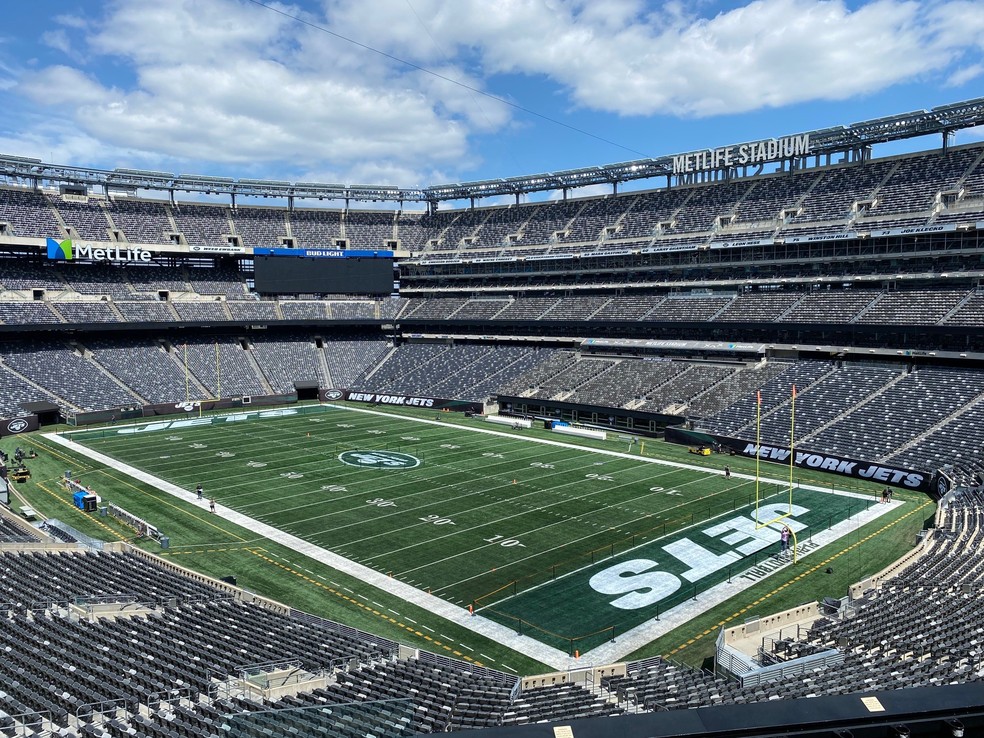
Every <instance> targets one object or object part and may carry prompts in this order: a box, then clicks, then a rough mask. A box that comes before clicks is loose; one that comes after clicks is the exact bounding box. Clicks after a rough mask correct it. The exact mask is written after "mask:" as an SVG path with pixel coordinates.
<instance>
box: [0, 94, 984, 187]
mask: <svg viewBox="0 0 984 738" xmlns="http://www.w3.org/2000/svg"><path fill="white" fill-rule="evenodd" d="M982 124H984V98H975V99H973V100H966V101H964V102H959V103H953V104H951V105H943V106H940V107H936V108H933V109H932V110H917V111H913V112H911V113H902V114H899V115H892V116H888V117H885V118H876V119H874V120H867V121H862V122H860V123H854V124H852V125H849V126H835V127H832V128H824V129H821V130H816V131H810V132H808V133H806V134H798V136H800V137H802V136H809V142H810V150H809V154H808V155H807V156H806V157H797V158H798V159H801V160H803V161H804V162H805V161H806V160H808V159H809V158H812V157H816V158H817V160H818V161H819V160H820V159H821V158H823V157H832V156H834V155H838V154H845V153H849V152H860V153H862V154H864V153H865V152H867V151H868V150H870V147H871V146H873V145H875V144H881V143H887V142H889V141H898V140H902V139H907V138H915V137H918V136H926V135H934V134H936V135H941V136H942V137H943V143H944V145H946V143H947V141H948V137H949V135H950V134H951V133H953V132H954V131H956V130H959V129H962V128H971V127H974V126H979V125H982ZM739 146H741V145H739ZM705 152H706V150H701V151H696V152H687V153H686V154H675V155H670V156H662V157H659V158H654V159H637V160H635V161H627V162H620V163H617V164H607V165H604V166H595V167H586V168H583V169H569V170H566V171H560V172H549V173H544V174H533V175H528V176H522V177H509V178H506V179H492V180H484V181H478V182H463V183H458V184H441V185H433V186H430V187H424V188H409V189H407V188H402V187H395V186H390V185H344V184H323V183H317V182H281V181H275V180H258V179H233V178H230V177H212V176H205V175H197V174H177V175H176V174H171V173H168V172H154V171H144V170H138V169H113V170H104V169H90V168H86V167H72V166H62V165H56V164H47V163H44V162H43V161H41V160H40V159H31V158H25V157H20V156H10V155H5V154H0V177H2V178H4V179H6V180H7V181H12V182H18V183H20V182H29V183H31V184H32V185H33V186H34V187H40V186H41V185H42V183H50V184H59V185H77V186H79V185H81V186H85V187H87V188H89V187H92V188H102V189H103V190H104V191H105V192H107V193H109V192H112V191H117V192H120V191H122V192H136V191H138V190H160V191H168V192H169V193H171V197H172V199H173V196H174V193H175V192H197V193H204V194H214V195H229V196H230V197H231V198H232V200H233V203H234V204H235V200H236V198H237V197H258V198H259V197H267V198H269V197H273V198H278V199H286V200H288V201H290V202H292V201H293V200H294V199H295V198H302V199H319V200H344V201H345V202H346V203H348V202H349V201H351V200H355V201H361V202H397V203H401V204H402V203H404V202H425V203H429V204H431V205H432V206H435V205H436V204H437V203H438V202H441V201H449V200H471V201H472V202H474V201H475V200H476V199H481V198H485V197H496V196H503V195H514V196H516V197H517V198H518V197H519V196H520V195H523V194H529V193H533V192H545V191H551V190H563V191H564V192H565V193H566V191H567V190H570V189H575V188H579V187H585V186H588V185H597V184H610V185H612V186H613V188H614V187H617V185H618V184H619V183H621V182H627V181H630V180H640V179H654V178H658V177H667V179H668V182H672V178H673V177H674V176H677V175H676V174H675V173H674V160H675V159H679V158H680V157H691V156H700V155H702V154H704V153H705ZM790 163H792V162H790ZM706 171H717V172H724V173H725V174H731V175H735V174H738V171H737V170H736V169H732V168H729V169H725V168H724V167H718V168H716V169H715V168H712V169H710V170H706Z"/></svg>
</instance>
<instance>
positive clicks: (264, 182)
mask: <svg viewBox="0 0 984 738" xmlns="http://www.w3.org/2000/svg"><path fill="white" fill-rule="evenodd" d="M236 184H238V185H260V186H262V187H290V184H291V183H290V182H286V181H278V180H274V179H237V180H236Z"/></svg>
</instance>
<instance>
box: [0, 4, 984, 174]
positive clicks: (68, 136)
mask: <svg viewBox="0 0 984 738" xmlns="http://www.w3.org/2000/svg"><path fill="white" fill-rule="evenodd" d="M320 2H321V5H319V6H314V9H308V10H306V9H298V8H297V7H295V6H293V5H288V4H278V5H276V6H275V7H276V8H278V9H280V10H282V11H284V12H285V13H289V14H292V15H298V16H300V17H302V18H303V19H304V20H306V21H309V22H310V23H311V24H315V25H317V26H323V27H325V28H328V29H330V30H331V31H332V33H334V34H340V35H342V36H345V37H348V38H350V39H353V40H355V41H356V42H359V43H363V44H366V45H370V46H372V47H374V48H376V49H379V50H380V51H382V52H384V53H385V54H387V55H389V58H387V57H386V56H383V55H380V54H377V53H374V52H372V51H369V50H366V49H364V48H360V47H359V46H357V45H354V44H352V43H349V42H346V41H344V40H342V39H340V38H338V37H337V36H335V35H332V33H325V32H324V31H323V30H319V29H318V28H316V27H314V26H312V25H304V24H301V23H298V22H297V21H295V20H292V19H290V18H288V17H285V16H284V15H281V14H279V13H276V12H272V11H271V10H269V9H266V8H262V7H259V6H257V5H254V4H251V3H248V2H245V1H244V0H167V1H166V2H157V3H147V2H142V3H135V2H130V1H128V0H114V2H110V3H107V4H105V6H104V14H103V15H102V16H98V15H92V16H86V17H85V18H82V17H79V16H68V15H62V16H55V17H54V18H53V24H54V25H53V26H52V27H50V28H49V30H48V31H46V32H45V33H44V35H43V37H42V45H45V46H47V47H49V48H54V49H58V50H60V51H62V52H64V53H68V54H69V57H68V59H67V60H65V59H64V58H61V57H53V58H57V60H58V61H60V62H64V63H63V64H60V65H57V64H52V63H51V62H50V61H47V62H45V61H43V60H42V61H41V63H40V64H39V65H38V68H31V67H30V65H28V68H27V69H17V70H15V71H11V72H7V71H6V70H4V69H3V68H2V67H0V89H2V88H3V87H4V86H9V85H10V82H9V81H8V80H9V79H11V78H13V79H16V84H15V85H14V86H13V87H11V88H10V89H9V90H8V92H7V93H6V94H8V95H19V96H20V98H21V99H25V100H28V101H30V102H31V103H32V104H33V105H34V109H35V110H39V111H43V112H44V113H46V114H48V115H57V116H59V117H61V118H62V119H63V120H64V122H65V123H66V124H67V123H71V125H64V126H60V127H57V128H51V127H41V128H38V129H35V130H33V131H32V132H31V134H30V135H26V134H25V135H22V136H20V137H18V136H8V138H7V139H6V141H7V142H11V143H13V142H14V141H16V140H20V141H22V142H24V143H25V144H28V145H31V146H34V147H35V148H36V147H38V146H40V147H41V148H42V151H64V152H66V153H68V152H74V153H75V154H76V156H75V157H74V158H73V159H63V161H76V162H91V161H93V160H94V159H95V158H96V157H97V156H98V157H107V158H105V159H103V163H105V164H106V165H109V166H118V165H129V166H150V167H156V166H165V167H166V168H171V169H173V170H175V171H187V168H188V167H194V168H199V167H204V168H205V169H199V170H200V171H205V170H207V171H211V172H215V173H225V172H226V171H228V172H229V173H231V174H233V175H239V176H271V177H274V178H278V179H282V178H287V177H289V176H292V175H291V174H289V173H293V172H298V173H301V174H304V175H307V174H310V175H311V176H312V178H313V176H314V175H315V174H316V173H320V174H323V175H324V177H325V178H327V179H334V180H341V181H362V182H373V181H375V182H396V183H397V184H401V185H406V186H412V185H417V184H421V183H430V182H444V181H454V180H457V179H459V177H460V174H461V173H462V172H468V171H474V169H475V168H476V167H477V166H478V165H479V164H480V161H479V159H478V157H477V155H476V154H475V152H474V145H473V141H474V139H475V137H476V136H479V135H485V136H489V135H496V134H502V135H505V134H506V133H508V135H509V136H510V137H511V138H513V139H517V138H521V137H522V135H523V127H524V126H527V125H529V124H530V121H531V120H532V119H531V118H530V117H528V116H524V115H522V114H519V115H517V113H516V111H515V110H514V109H512V108H510V107H509V106H508V105H506V104H503V103H502V102H499V101H496V100H493V99H490V98H489V97H486V96H484V95H482V94H480V93H479V92H476V91H474V90H485V89H487V88H488V87H490V86H491V87H492V89H493V91H494V92H496V93H499V94H504V95H508V94H509V90H499V89H495V85H496V83H497V82H499V83H503V80H511V79H512V77H507V76H506V75H519V76H521V77H526V78H528V79H529V80H532V81H533V82H535V83H537V85H538V86H537V87H536V88H535V89H536V90H537V94H540V97H539V98H537V99H534V100H533V102H530V103H527V104H528V105H529V107H531V108H533V109H534V110H536V111H537V112H539V113H543V114H546V115H549V116H550V117H554V118H562V117H563V116H564V114H565V112H566V111H565V110H564V109H565V108H572V107H573V108H582V109H587V110H591V111H598V112H600V113H604V114H609V115H616V116H653V115H660V114H672V115H677V116H683V117H694V116H710V115H724V114H734V113H741V112H746V111H752V110H758V109H762V108H768V107H780V106H785V105H790V104H793V103H797V102H803V101H812V100H841V99H847V98H852V97H856V96H859V95H864V94H868V93H873V92H876V91H880V90H883V89H885V88H887V87H890V86H892V85H895V84H899V83H903V82H912V81H917V80H932V81H934V82H935V83H937V84H938V85H940V86H942V85H944V84H951V85H955V86H959V85H963V84H966V83H968V82H970V81H972V80H974V79H976V78H977V77H978V76H980V75H981V74H982V73H984V59H982V41H981V40H980V39H982V38H984V13H981V12H980V9H981V7H980V0H938V1H936V2H932V3H917V2H907V1H905V0H874V1H873V2H867V3H864V4H861V5H859V6H857V7H855V6H853V5H852V6H848V5H847V4H846V2H845V0H824V1H820V0H755V1H754V2H750V3H748V4H746V5H743V6H740V7H736V8H733V9H729V10H726V11H723V12H720V13H718V14H716V15H713V16H702V15H701V14H700V12H701V10H702V9H703V8H705V7H707V3H704V2H699V3H693V2H682V1H681V2H674V1H671V2H665V3H662V4H656V3H653V2H649V3H647V2H644V0H497V1H496V2H494V3H490V2H487V0H412V3H408V2H407V0H373V2H372V3H367V2H365V0H320ZM305 7H311V6H305ZM715 7H716V6H715ZM394 57H395V58H399V59H404V60H406V61H409V62H410V63H411V64H413V65H417V66H418V67H424V68H427V69H430V70H433V71H435V72H437V73H439V74H440V75H441V76H442V77H445V78H446V79H440V78H438V77H435V76H432V75H429V74H427V73H425V72H424V71H421V70H420V69H419V68H417V69H415V68H411V67H408V66H406V65H404V64H401V63H399V62H398V61H396V60H394ZM118 70H122V74H117V71H118ZM448 80H454V81H457V82H459V83H461V84H454V83H453V82H450V81H448ZM463 85H464V86H463ZM467 88H473V89H467ZM558 109H560V110H559V111H558ZM39 117H41V116H39ZM596 120H600V119H596ZM600 133H603V134H606V132H605V131H604V130H602V131H600ZM45 135H46V136H50V137H53V138H52V139H50V143H47V144H45V140H44V138H43V136H45ZM606 135H607V134H606ZM32 142H33V143H32ZM0 144H2V145H4V146H5V145H6V144H5V143H3V141H2V140H0ZM87 146H88V147H89V149H88V151H86V147H87ZM504 148H505V147H504ZM32 150H35V149H32ZM509 155H510V154H509V152H508V151H506V152H505V153H504V154H502V156H506V157H508V156H509ZM123 159H125V160H126V161H125V162H124V161H121V160H123ZM522 167H523V163H522V161H517V162H515V168H516V169H517V171H522ZM217 170H218V171H217Z"/></svg>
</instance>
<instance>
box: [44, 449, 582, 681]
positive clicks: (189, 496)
mask: <svg viewBox="0 0 984 738" xmlns="http://www.w3.org/2000/svg"><path fill="white" fill-rule="evenodd" d="M43 437H44V438H45V439H47V440H49V441H51V442H52V443H57V444H58V445H59V446H63V447H65V448H69V449H71V450H72V451H74V452H75V453H78V454H82V455H83V456H86V457H88V458H90V459H92V460H93V461H98V462H100V463H102V464H105V465H106V466H108V467H110V468H111V469H116V470H117V471H120V472H122V473H124V474H127V475H129V476H131V477H133V478H134V479H138V480H140V481H141V482H144V483H146V484H149V485H151V486H152V487H155V488H156V489H159V490H161V491H162V492H166V493H168V494H170V495H172V496H174V497H177V498H178V499H181V500H184V501H185V502H189V503H192V504H194V503H195V502H196V499H197V498H196V496H195V493H194V492H188V491H186V490H184V489H182V488H181V487H179V486H178V485H176V484H172V483H170V482H166V481H164V480H163V479H159V478H157V477H155V476H153V475H152V474H148V473H147V472H144V471H141V470H140V469H136V468H134V467H132V466H130V465H129V464H124V463H122V462H120V461H117V460H116V459H113V458H111V457H109V456H107V455H105V454H103V453H100V452H98V451H94V450H93V449H90V448H87V447H85V446H80V445H79V444H77V443H75V442H74V441H72V440H70V439H66V438H63V437H62V436H60V435H58V434H56V433H45V434H43ZM215 509H216V512H217V513H218V514H220V515H221V516H222V517H223V519H225V520H228V521H230V522H232V523H235V524H236V525H239V526H242V527H243V528H246V529H247V530H251V531H253V532H255V533H258V534H260V535H263V536H265V537H267V538H269V539H270V540H271V541H275V542H276V543H279V544H280V545H282V546H285V547H286V548H289V549H291V550H293V551H296V552H297V553H299V554H303V555H304V556H308V557H310V558H312V559H314V560H315V561H318V562H320V563H322V564H325V565H326V566H330V567H331V568H333V569H338V570H339V571H342V572H345V573H346V574H348V575H349V576H352V577H355V578H357V579H359V580H361V581H363V582H365V583H366V584H368V585H370V586H372V587H376V588H377V589H381V590H383V591H385V592H388V593H389V594H391V595H393V596H394V597H399V598H401V599H403V600H405V601H407V602H410V603H412V604H414V605H417V606H418V607H421V608H423V609H425V610H428V611H430V612H432V613H434V614H435V615H437V616H438V617H442V618H444V619H445V620H449V621H451V622H452V623H455V624H457V625H458V626H460V627H462V628H467V629H468V630H470V631H472V632H474V633H477V634H479V635H481V636H484V637H486V638H489V639H490V640H493V641H496V642H497V643H500V644H502V645H504V646H506V647H507V648H512V649H513V650H515V651H519V652H520V653H524V654H526V655H527V656H529V657H530V658H531V659H535V660H536V661H540V662H542V663H544V664H547V665H549V666H550V667H552V668H554V669H566V668H567V667H568V665H569V662H570V661H571V659H570V657H569V656H568V655H567V654H566V653H564V652H563V651H561V650H559V649H556V648H551V647H550V646H547V645H546V644H543V643H540V642H539V641H535V640H533V639H532V638H526V637H523V636H517V635H516V633H515V631H514V630H512V628H508V627H506V626H504V625H500V624H499V623H496V622H493V621H492V620H489V619H488V618H484V617H481V616H480V615H475V616H472V615H469V614H468V610H466V609H465V608H463V607H459V606H457V605H452V604H451V603H450V602H448V601H447V600H442V599H441V598H440V597H437V596H435V595H429V594H427V593H426V592H424V591H423V590H420V589H417V588H415V587H411V586H409V585H407V584H404V583H403V582H400V581H399V580H397V579H393V578H391V577H388V576H386V575H385V574H382V573H380V572H377V571H376V570H374V569H370V568H369V567H367V566H362V565H361V564H357V563H355V562H354V561H349V560H348V559H345V558H343V557H341V556H338V555H337V554H334V553H332V552H331V551H326V550H325V549H323V548H321V547H320V546H315V545H314V544H311V543H308V542H307V541H304V540H302V539H300V538H298V537H297V536H293V535H291V534H289V533H286V532H284V531H282V530H278V529H277V528H273V527H271V526H269V525H266V524H265V523H261V522H259V521H258V520H255V519H253V518H250V517H248V516H246V515H243V514H242V513H239V512H236V511H235V510H231V509H229V508H227V507H226V506H225V505H218V504H217V505H216V506H215ZM406 620H408V621H409V622H413V623H414V624H416V621H413V620H410V618H406ZM484 658H487V659H488V661H489V662H492V663H494V659H491V658H489V657H487V656H486V657H484Z"/></svg>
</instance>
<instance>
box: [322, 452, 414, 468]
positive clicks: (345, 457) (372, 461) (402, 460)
mask: <svg viewBox="0 0 984 738" xmlns="http://www.w3.org/2000/svg"><path fill="white" fill-rule="evenodd" d="M338 460H339V461H341V462H342V463H343V464H348V465H349V466H361V467H362V468H364V469H413V468H414V467H415V466H420V459H418V458H417V457H416V456H411V455H410V454H402V453H400V452H399V451H343V452H342V453H340V454H339V455H338Z"/></svg>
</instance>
